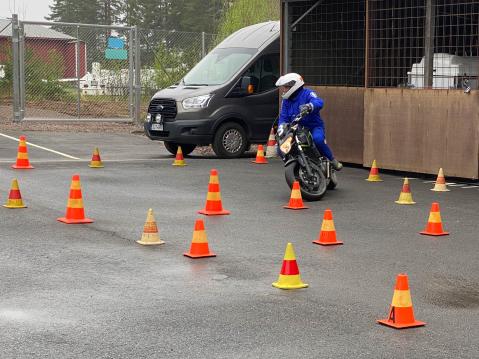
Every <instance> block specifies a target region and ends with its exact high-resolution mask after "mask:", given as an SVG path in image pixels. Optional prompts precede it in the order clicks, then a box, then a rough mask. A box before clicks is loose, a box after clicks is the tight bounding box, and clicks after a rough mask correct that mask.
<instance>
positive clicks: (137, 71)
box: [134, 26, 141, 123]
mask: <svg viewBox="0 0 479 359" xmlns="http://www.w3.org/2000/svg"><path fill="white" fill-rule="evenodd" d="M134 30H135V122H136V123H140V122H141V109H140V107H141V79H140V66H141V62H140V40H139V36H138V27H136V26H135V27H134Z"/></svg>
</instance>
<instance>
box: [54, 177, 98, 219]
mask: <svg viewBox="0 0 479 359" xmlns="http://www.w3.org/2000/svg"><path fill="white" fill-rule="evenodd" d="M57 220H58V221H60V222H63V223H67V224H77V223H93V220H92V219H90V218H86V217H85V210H84V208H83V199H82V194H81V184H80V176H79V175H73V177H72V183H71V186H70V196H69V197H68V203H67V211H66V214H65V217H61V218H57Z"/></svg>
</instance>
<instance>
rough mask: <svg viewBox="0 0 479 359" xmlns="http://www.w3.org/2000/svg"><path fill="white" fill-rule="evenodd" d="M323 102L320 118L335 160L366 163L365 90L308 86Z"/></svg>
mask: <svg viewBox="0 0 479 359" xmlns="http://www.w3.org/2000/svg"><path fill="white" fill-rule="evenodd" d="M306 87H308V88H311V89H314V90H315V91H316V92H317V94H318V96H319V97H321V98H322V99H323V100H324V108H323V109H322V110H321V117H322V119H323V120H324V122H325V125H326V140H327V142H328V144H329V145H330V146H331V149H332V150H333V153H334V155H335V157H336V158H338V159H339V160H340V161H343V162H348V163H357V164H362V163H363V138H364V136H363V134H364V88H357V87H330V86H309V85H306Z"/></svg>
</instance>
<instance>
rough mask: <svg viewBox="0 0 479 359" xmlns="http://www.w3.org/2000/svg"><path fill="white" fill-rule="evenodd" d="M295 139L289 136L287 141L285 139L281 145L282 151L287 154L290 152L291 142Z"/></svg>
mask: <svg viewBox="0 0 479 359" xmlns="http://www.w3.org/2000/svg"><path fill="white" fill-rule="evenodd" d="M292 141H293V138H292V137H288V138H287V139H286V141H284V142H283V143H282V144H281V146H279V149H280V150H281V152H283V153H284V154H285V155H287V154H288V153H289V151H291V142H292Z"/></svg>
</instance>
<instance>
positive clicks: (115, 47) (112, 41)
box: [105, 36, 128, 60]
mask: <svg viewBox="0 0 479 359" xmlns="http://www.w3.org/2000/svg"><path fill="white" fill-rule="evenodd" d="M107 46H108V48H107V49H106V50H105V58H107V59H108V60H126V59H127V58H128V50H125V49H124V47H125V41H124V40H123V39H122V38H119V37H116V36H110V37H109V38H108V43H107Z"/></svg>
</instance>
